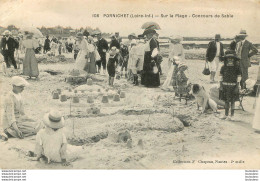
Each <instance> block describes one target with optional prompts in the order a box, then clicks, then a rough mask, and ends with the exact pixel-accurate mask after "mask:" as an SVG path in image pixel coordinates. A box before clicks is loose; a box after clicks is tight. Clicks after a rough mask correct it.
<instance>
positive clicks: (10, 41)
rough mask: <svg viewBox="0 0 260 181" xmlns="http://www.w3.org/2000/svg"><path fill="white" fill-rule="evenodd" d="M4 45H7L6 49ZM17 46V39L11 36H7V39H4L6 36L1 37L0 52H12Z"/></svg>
mask: <svg viewBox="0 0 260 181" xmlns="http://www.w3.org/2000/svg"><path fill="white" fill-rule="evenodd" d="M6 45H7V47H8V49H6ZM18 48H19V43H18V41H16V40H15V39H13V38H12V37H9V38H8V40H6V38H2V40H1V45H0V52H1V53H5V52H8V53H13V52H14V51H15V49H18Z"/></svg>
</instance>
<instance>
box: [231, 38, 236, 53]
mask: <svg viewBox="0 0 260 181" xmlns="http://www.w3.org/2000/svg"><path fill="white" fill-rule="evenodd" d="M236 46H237V42H236V41H235V40H233V41H232V42H231V43H230V45H229V48H230V50H234V51H236Z"/></svg>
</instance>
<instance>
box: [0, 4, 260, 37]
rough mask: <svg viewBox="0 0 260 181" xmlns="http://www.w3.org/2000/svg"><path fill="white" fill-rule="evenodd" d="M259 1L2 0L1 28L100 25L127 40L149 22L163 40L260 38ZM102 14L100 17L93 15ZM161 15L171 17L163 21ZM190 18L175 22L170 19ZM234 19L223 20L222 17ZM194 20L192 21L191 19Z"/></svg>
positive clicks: (104, 29)
mask: <svg viewBox="0 0 260 181" xmlns="http://www.w3.org/2000/svg"><path fill="white" fill-rule="evenodd" d="M259 7H260V3H259V1H257V0H211V1H205V0H204V1H202V0H150V1H149V0H98V1H97V0H96V1H94V0H0V26H7V25H10V24H14V25H15V26H17V27H24V26H36V27H41V26H45V27H54V26H57V25H61V26H65V27H66V26H71V27H72V28H80V27H87V26H90V27H93V28H95V27H99V28H100V29H101V31H102V32H107V33H112V32H117V31H118V32H120V35H121V36H126V35H128V34H130V33H132V32H134V33H136V34H140V33H142V32H143V30H142V29H141V26H142V24H143V23H145V22H147V21H154V22H157V23H158V24H159V25H160V27H161V30H158V33H159V34H160V36H171V35H181V36H200V37H202V36H203V37H205V36H206V37H213V36H214V35H215V34H217V33H219V34H221V35H222V37H233V36H234V35H236V34H238V33H239V31H240V30H241V29H245V30H246V31H247V33H248V35H249V37H251V38H252V37H254V38H256V37H257V38H259V36H260V35H259V30H260V24H259V20H260V16H259V12H260V11H259ZM93 14H99V17H98V18H97V17H93ZM103 14H133V15H144V14H153V15H159V17H154V18H140V17H138V18H105V17H103ZM161 14H164V15H168V17H164V18H162V17H161ZM170 14H172V15H174V16H175V15H176V14H180V15H184V16H185V15H187V17H186V18H181V17H180V18H176V17H174V18H170V17H169V15H170ZM193 14H195V15H212V16H215V15H216V14H217V15H220V17H219V18H192V15H193ZM222 14H224V15H233V18H223V17H221V15H222ZM189 16H191V17H189Z"/></svg>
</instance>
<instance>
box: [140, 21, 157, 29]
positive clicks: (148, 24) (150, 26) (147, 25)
mask: <svg viewBox="0 0 260 181" xmlns="http://www.w3.org/2000/svg"><path fill="white" fill-rule="evenodd" d="M141 28H142V29H153V30H160V29H161V28H160V26H159V24H158V23H156V22H153V21H149V22H146V23H144V24H143V25H142V27H141Z"/></svg>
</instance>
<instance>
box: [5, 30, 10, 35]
mask: <svg viewBox="0 0 260 181" xmlns="http://www.w3.org/2000/svg"><path fill="white" fill-rule="evenodd" d="M11 34H12V33H11V32H10V31H9V30H5V31H4V33H3V35H11Z"/></svg>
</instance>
